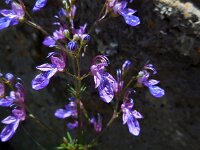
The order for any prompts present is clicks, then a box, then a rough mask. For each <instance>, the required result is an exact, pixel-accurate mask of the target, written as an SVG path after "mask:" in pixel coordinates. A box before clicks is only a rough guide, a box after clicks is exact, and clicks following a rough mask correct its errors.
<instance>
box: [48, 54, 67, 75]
mask: <svg viewBox="0 0 200 150" xmlns="http://www.w3.org/2000/svg"><path fill="white" fill-rule="evenodd" d="M51 62H52V64H54V65H55V66H56V68H57V69H58V71H63V70H64V68H65V62H64V60H63V59H62V56H61V58H58V57H54V56H51Z"/></svg>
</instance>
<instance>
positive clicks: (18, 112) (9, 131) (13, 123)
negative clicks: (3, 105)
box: [0, 109, 26, 142]
mask: <svg viewBox="0 0 200 150" xmlns="http://www.w3.org/2000/svg"><path fill="white" fill-rule="evenodd" d="M25 118H26V114H25V110H24V109H14V110H12V115H11V116H8V117H6V118H5V119H4V120H2V121H1V122H2V123H3V124H6V127H5V128H4V129H3V130H2V132H1V134H0V138H1V141H2V142H6V141H8V140H9V139H10V138H11V137H12V136H13V135H14V134H15V131H16V130H17V128H18V126H19V123H20V122H21V121H24V120H25Z"/></svg>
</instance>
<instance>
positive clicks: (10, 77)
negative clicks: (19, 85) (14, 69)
mask: <svg viewBox="0 0 200 150" xmlns="http://www.w3.org/2000/svg"><path fill="white" fill-rule="evenodd" d="M5 79H6V80H8V81H9V82H13V79H14V75H13V74H11V73H7V74H6V75H5Z"/></svg>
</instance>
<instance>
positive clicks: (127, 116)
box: [121, 91, 143, 136]
mask: <svg viewBox="0 0 200 150" xmlns="http://www.w3.org/2000/svg"><path fill="white" fill-rule="evenodd" d="M130 93H131V91H127V92H126V93H125V96H124V100H123V104H122V105H121V110H122V112H123V117H122V118H123V124H126V123H127V125H128V129H129V132H130V133H131V134H133V135H135V136H138V135H139V133H140V125H139V122H138V121H137V119H141V118H143V116H142V115H141V114H140V113H139V112H138V111H136V110H133V105H134V103H133V99H131V98H129V94H130Z"/></svg>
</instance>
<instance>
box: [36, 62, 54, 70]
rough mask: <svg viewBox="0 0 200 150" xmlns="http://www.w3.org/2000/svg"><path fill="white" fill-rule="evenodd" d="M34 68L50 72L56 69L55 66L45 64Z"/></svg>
mask: <svg viewBox="0 0 200 150" xmlns="http://www.w3.org/2000/svg"><path fill="white" fill-rule="evenodd" d="M36 68H37V69H38V70H41V71H51V70H53V69H55V68H56V65H53V64H48V63H46V64H42V65H40V66H37V67H36Z"/></svg>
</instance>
